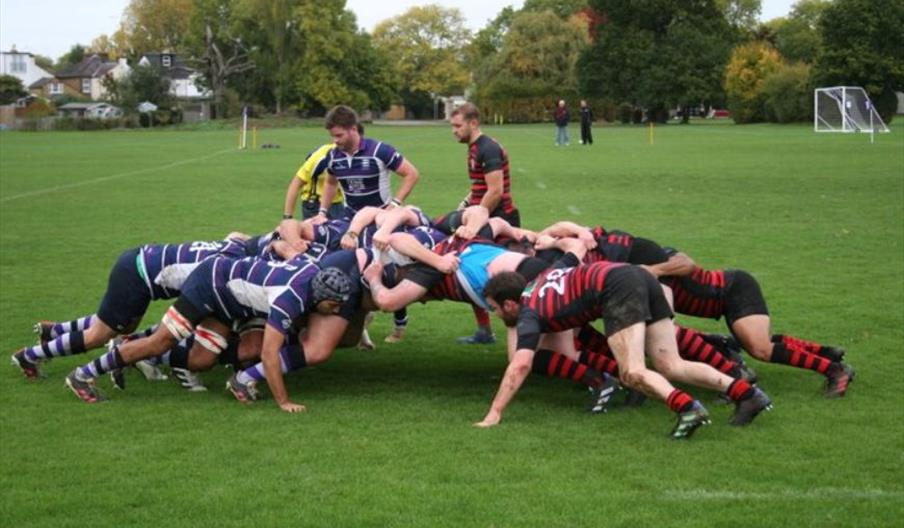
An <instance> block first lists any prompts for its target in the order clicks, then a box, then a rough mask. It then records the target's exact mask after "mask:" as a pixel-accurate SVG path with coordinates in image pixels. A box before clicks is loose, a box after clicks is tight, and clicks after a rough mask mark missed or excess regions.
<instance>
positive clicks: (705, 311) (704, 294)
mask: <svg viewBox="0 0 904 528" xmlns="http://www.w3.org/2000/svg"><path fill="white" fill-rule="evenodd" d="M661 281H662V283H663V284H665V285H666V286H668V287H670V288H671V289H672V292H673V294H674V296H675V311H676V312H678V313H682V314H685V315H693V316H695V317H707V318H711V319H718V318H720V317H722V315H723V314H724V312H725V293H726V291H727V289H728V280H727V277H726V272H725V270H705V269H703V268H700V267H697V268H694V271H693V273H691V274H690V275H684V276H681V277H662V278H661Z"/></svg>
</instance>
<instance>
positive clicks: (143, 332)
mask: <svg viewBox="0 0 904 528" xmlns="http://www.w3.org/2000/svg"><path fill="white" fill-rule="evenodd" d="M159 326H160V325H159V324H155V325H153V326H149V327H147V328H145V329H144V330H141V331H139V332H135V333H134V334H129V335H127V336H123V339H122V340H123V341H131V340H133V339H142V338H145V337H150V336H151V335H153V333H154V332H156V331H157V327H159Z"/></svg>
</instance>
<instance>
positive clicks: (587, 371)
mask: <svg viewBox="0 0 904 528" xmlns="http://www.w3.org/2000/svg"><path fill="white" fill-rule="evenodd" d="M531 370H532V371H533V372H535V373H537V374H542V375H543V376H547V377H550V378H562V379H567V380H571V381H574V382H575V383H581V384H584V385H586V386H588V387H593V388H597V387H599V386H600V385H602V383H603V376H602V374H600V373H599V371H596V370H593V369H591V368H589V367H587V365H582V364H580V363H578V362H576V361H572V360H571V359H570V358H568V357H565V356H563V355H562V354H559V353H558V352H555V351H553V350H548V349H544V348H541V349H540V350H537V352H536V353H535V354H534V361H533V364H532V365H531Z"/></svg>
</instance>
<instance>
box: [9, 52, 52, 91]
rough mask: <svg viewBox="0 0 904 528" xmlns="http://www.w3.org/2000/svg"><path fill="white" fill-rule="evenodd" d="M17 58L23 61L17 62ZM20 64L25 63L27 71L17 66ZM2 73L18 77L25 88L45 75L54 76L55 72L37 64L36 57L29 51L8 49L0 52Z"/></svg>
mask: <svg viewBox="0 0 904 528" xmlns="http://www.w3.org/2000/svg"><path fill="white" fill-rule="evenodd" d="M17 60H19V61H21V62H17ZM19 64H21V65H24V67H25V71H20V70H19V69H18V68H16V66H17V65H19ZM14 70H15V71H14ZM0 74H2V75H12V76H13V77H17V78H18V79H19V80H21V81H22V85H23V86H25V88H28V86H29V85H30V84H32V83H34V82H35V81H38V80H40V79H41V78H43V77H53V74H51V73H50V72H48V71H46V70H44V69H42V68H40V67H38V65H37V64H35V58H34V57H32V56H31V55H29V54H28V53H10V52H8V51H4V52H0Z"/></svg>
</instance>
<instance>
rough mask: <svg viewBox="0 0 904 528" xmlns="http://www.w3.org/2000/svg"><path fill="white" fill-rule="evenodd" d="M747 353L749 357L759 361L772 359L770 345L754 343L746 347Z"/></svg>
mask: <svg viewBox="0 0 904 528" xmlns="http://www.w3.org/2000/svg"><path fill="white" fill-rule="evenodd" d="M745 348H746V349H747V352H749V353H750V355H751V356H753V357H755V358H756V359H759V360H760V361H769V358H771V357H772V343H771V342H767V343H755V344H752V345H748V346H747V347H745Z"/></svg>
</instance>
